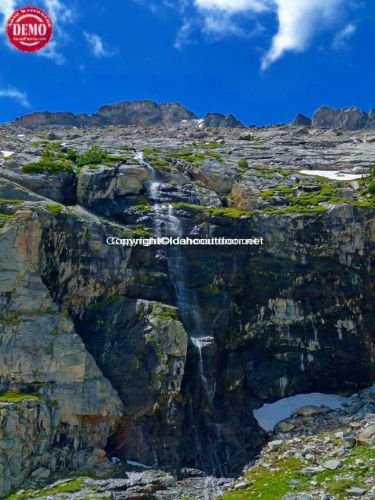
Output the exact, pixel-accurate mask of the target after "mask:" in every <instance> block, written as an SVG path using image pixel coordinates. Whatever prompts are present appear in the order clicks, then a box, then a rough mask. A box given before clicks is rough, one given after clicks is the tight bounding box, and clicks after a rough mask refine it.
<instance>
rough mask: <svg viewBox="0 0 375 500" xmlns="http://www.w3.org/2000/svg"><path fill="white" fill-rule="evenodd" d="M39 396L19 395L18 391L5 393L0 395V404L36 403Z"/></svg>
mask: <svg viewBox="0 0 375 500" xmlns="http://www.w3.org/2000/svg"><path fill="white" fill-rule="evenodd" d="M39 399H40V397H39V394H35V393H33V394H21V393H20V392H19V391H18V390H16V391H7V392H4V393H3V394H1V395H0V403H22V402H23V401H38V400H39Z"/></svg>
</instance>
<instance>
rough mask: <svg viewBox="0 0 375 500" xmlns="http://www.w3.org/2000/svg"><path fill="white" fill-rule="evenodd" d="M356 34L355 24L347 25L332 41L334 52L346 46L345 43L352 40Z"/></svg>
mask: <svg viewBox="0 0 375 500" xmlns="http://www.w3.org/2000/svg"><path fill="white" fill-rule="evenodd" d="M356 32H357V26H355V24H352V23H349V24H347V25H346V26H345V27H344V28H343V29H342V30H341V31H339V32H338V33H337V35H336V36H335V39H334V40H333V48H334V49H336V50H339V49H342V48H344V47H345V46H346V44H347V42H348V41H349V40H350V38H352V36H353V35H355V33H356Z"/></svg>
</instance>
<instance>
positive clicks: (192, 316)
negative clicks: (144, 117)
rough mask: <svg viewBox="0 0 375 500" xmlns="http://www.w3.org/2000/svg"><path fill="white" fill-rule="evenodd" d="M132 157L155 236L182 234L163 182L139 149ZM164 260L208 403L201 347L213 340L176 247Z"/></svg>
mask: <svg viewBox="0 0 375 500" xmlns="http://www.w3.org/2000/svg"><path fill="white" fill-rule="evenodd" d="M134 157H135V159H136V160H138V161H139V162H140V163H141V164H142V165H143V166H144V167H145V168H147V170H148V171H149V172H150V180H149V181H148V182H147V183H146V184H145V187H146V190H147V194H148V197H149V199H150V200H151V203H152V205H153V211H154V230H155V235H156V236H157V237H162V236H172V237H182V236H183V226H182V223H181V220H180V219H179V218H178V217H177V216H176V215H175V213H174V208H173V205H172V204H170V203H169V204H167V203H165V202H163V193H162V187H163V184H162V183H161V182H159V181H158V179H157V174H156V171H155V169H154V168H153V167H152V165H150V164H149V163H148V162H146V161H145V160H144V157H143V153H142V152H137V153H136V154H135V156H134ZM167 263H168V270H169V274H170V277H171V281H172V283H173V286H174V289H175V293H176V303H177V307H178V310H179V313H180V316H181V319H182V322H183V323H184V325H185V328H186V329H187V331H188V334H189V337H190V342H191V345H192V346H193V347H194V349H195V350H196V353H197V356H198V366H199V377H200V380H201V386H202V388H203V391H204V393H205V395H206V398H207V400H208V402H209V404H211V402H212V400H213V397H214V394H215V384H213V386H212V387H210V384H209V383H208V380H207V376H206V373H205V364H204V355H203V349H204V348H207V347H211V346H213V344H214V339H213V337H208V336H206V335H205V327H204V322H203V317H202V314H201V311H200V307H199V302H198V298H197V296H196V293H195V291H194V290H189V288H188V287H187V283H186V282H187V280H186V269H187V266H186V264H185V259H184V256H183V254H182V252H181V248H180V247H179V246H170V247H168V249H167Z"/></svg>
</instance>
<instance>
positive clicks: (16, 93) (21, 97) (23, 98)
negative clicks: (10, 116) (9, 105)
mask: <svg viewBox="0 0 375 500" xmlns="http://www.w3.org/2000/svg"><path fill="white" fill-rule="evenodd" d="M0 98H4V99H13V100H15V101H16V102H18V104H20V105H21V106H23V107H24V108H30V107H31V105H30V102H29V99H28V97H27V94H26V93H25V92H22V91H21V90H18V89H15V88H13V87H8V88H6V89H2V88H0Z"/></svg>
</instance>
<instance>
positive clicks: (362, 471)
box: [224, 388, 375, 500]
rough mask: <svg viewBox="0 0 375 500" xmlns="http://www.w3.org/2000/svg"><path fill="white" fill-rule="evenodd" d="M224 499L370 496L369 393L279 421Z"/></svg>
mask: <svg viewBox="0 0 375 500" xmlns="http://www.w3.org/2000/svg"><path fill="white" fill-rule="evenodd" d="M224 498H226V499H227V500H232V499H233V500H235V499H249V500H250V499H255V498H265V499H275V500H277V499H283V500H313V499H320V500H323V499H324V500H329V499H348V498H364V499H371V498H375V389H374V388H371V389H369V390H365V391H362V392H361V393H360V394H356V395H354V396H352V397H351V398H350V399H349V400H348V402H347V403H346V404H345V406H344V408H342V409H340V410H335V411H332V410H330V409H329V408H327V407H324V406H322V407H316V406H306V407H302V408H300V409H299V410H297V411H296V412H295V414H294V415H293V416H292V417H291V418H290V419H287V420H284V421H282V422H280V423H279V424H278V425H277V427H276V429H275V432H274V433H273V434H272V436H271V440H270V442H269V443H268V444H267V446H266V447H265V448H264V449H263V450H262V452H261V455H260V457H259V458H257V460H256V462H255V464H254V465H252V466H251V467H249V468H248V469H247V470H246V472H245V474H244V476H243V477H242V478H241V480H238V481H236V483H235V485H234V487H233V489H232V490H231V491H230V492H228V493H227V494H226V495H224Z"/></svg>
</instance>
